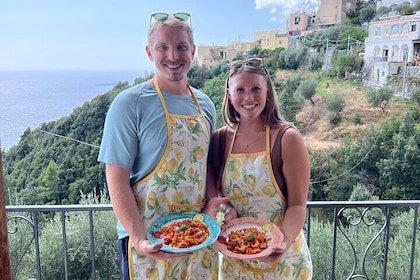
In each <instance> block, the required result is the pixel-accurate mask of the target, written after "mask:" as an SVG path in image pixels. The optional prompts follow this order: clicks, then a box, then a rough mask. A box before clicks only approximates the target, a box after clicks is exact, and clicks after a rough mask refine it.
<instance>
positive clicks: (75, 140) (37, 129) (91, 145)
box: [0, 117, 99, 148]
mask: <svg viewBox="0 0 420 280" xmlns="http://www.w3.org/2000/svg"><path fill="white" fill-rule="evenodd" d="M0 120H3V121H6V122H10V123H14V124H19V125H22V126H25V127H31V126H30V125H27V124H24V123H21V122H17V121H13V120H9V119H5V118H2V117H0ZM33 131H40V132H42V133H45V134H49V135H52V136H55V137H58V138H63V139H66V140H70V141H73V142H77V143H80V144H82V145H87V146H90V147H93V148H99V146H98V145H93V144H90V143H87V142H84V141H81V140H77V139H74V138H71V137H68V136H64V135H60V134H58V133H54V132H50V131H46V130H44V129H41V128H35V129H33Z"/></svg>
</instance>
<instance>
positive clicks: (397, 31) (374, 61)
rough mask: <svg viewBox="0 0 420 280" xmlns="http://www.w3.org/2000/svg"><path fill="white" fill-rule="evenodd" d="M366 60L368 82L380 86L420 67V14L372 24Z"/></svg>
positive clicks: (366, 43)
mask: <svg viewBox="0 0 420 280" xmlns="http://www.w3.org/2000/svg"><path fill="white" fill-rule="evenodd" d="M364 59H365V73H366V76H365V78H366V79H368V80H369V81H371V82H374V83H376V84H377V85H379V86H381V85H384V84H386V82H387V79H388V77H389V76H391V75H397V74H400V73H401V71H405V70H406V67H407V66H419V63H420V13H419V12H417V13H416V14H415V15H407V16H391V17H385V18H379V19H377V20H375V21H372V22H370V24H369V35H368V37H367V38H366V40H365V57H364Z"/></svg>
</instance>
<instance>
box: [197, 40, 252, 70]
mask: <svg viewBox="0 0 420 280" xmlns="http://www.w3.org/2000/svg"><path fill="white" fill-rule="evenodd" d="M255 46H256V43H255V42H233V43H231V44H229V45H227V46H197V55H196V58H195V60H196V63H197V64H198V66H204V65H205V66H207V67H209V68H211V67H213V66H216V65H217V64H219V63H221V62H223V61H231V60H232V59H234V58H235V57H237V56H238V55H245V54H246V53H247V52H248V51H250V50H252V49H254V48H255Z"/></svg>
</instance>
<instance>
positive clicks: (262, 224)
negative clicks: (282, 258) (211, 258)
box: [214, 217, 284, 260]
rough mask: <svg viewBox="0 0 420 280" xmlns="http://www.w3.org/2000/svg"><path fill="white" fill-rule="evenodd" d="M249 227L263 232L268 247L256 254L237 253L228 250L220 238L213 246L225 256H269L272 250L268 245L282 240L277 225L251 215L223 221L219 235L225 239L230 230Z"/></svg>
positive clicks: (246, 257) (247, 257)
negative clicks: (267, 239)
mask: <svg viewBox="0 0 420 280" xmlns="http://www.w3.org/2000/svg"><path fill="white" fill-rule="evenodd" d="M249 227H255V228H257V230H258V231H262V232H264V233H265V235H266V236H267V238H269V239H270V240H269V241H268V248H266V249H265V250H263V251H261V252H260V253H257V254H237V253H234V252H232V251H230V250H229V249H228V248H227V247H226V245H225V244H223V243H221V242H220V239H218V240H216V242H215V243H214V246H215V247H216V249H217V250H219V252H221V253H222V254H223V255H225V256H228V257H233V258H237V259H243V260H246V259H255V258H260V257H265V256H269V255H270V254H271V253H272V252H273V251H272V249H271V248H270V246H271V245H272V244H273V243H276V244H280V242H282V241H283V238H284V236H283V233H282V232H281V231H280V228H279V227H278V226H276V225H275V224H273V223H271V222H270V221H267V220H262V219H258V218H252V217H246V218H237V219H233V220H230V221H229V222H226V223H224V224H223V225H222V226H221V232H220V237H221V238H224V239H227V238H228V236H229V233H230V232H231V231H236V230H241V229H243V228H249Z"/></svg>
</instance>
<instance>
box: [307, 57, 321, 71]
mask: <svg viewBox="0 0 420 280" xmlns="http://www.w3.org/2000/svg"><path fill="white" fill-rule="evenodd" d="M322 64H323V60H322V57H321V56H319V55H317V56H311V57H310V58H309V70H311V71H316V72H318V71H319V70H321V68H322Z"/></svg>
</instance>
